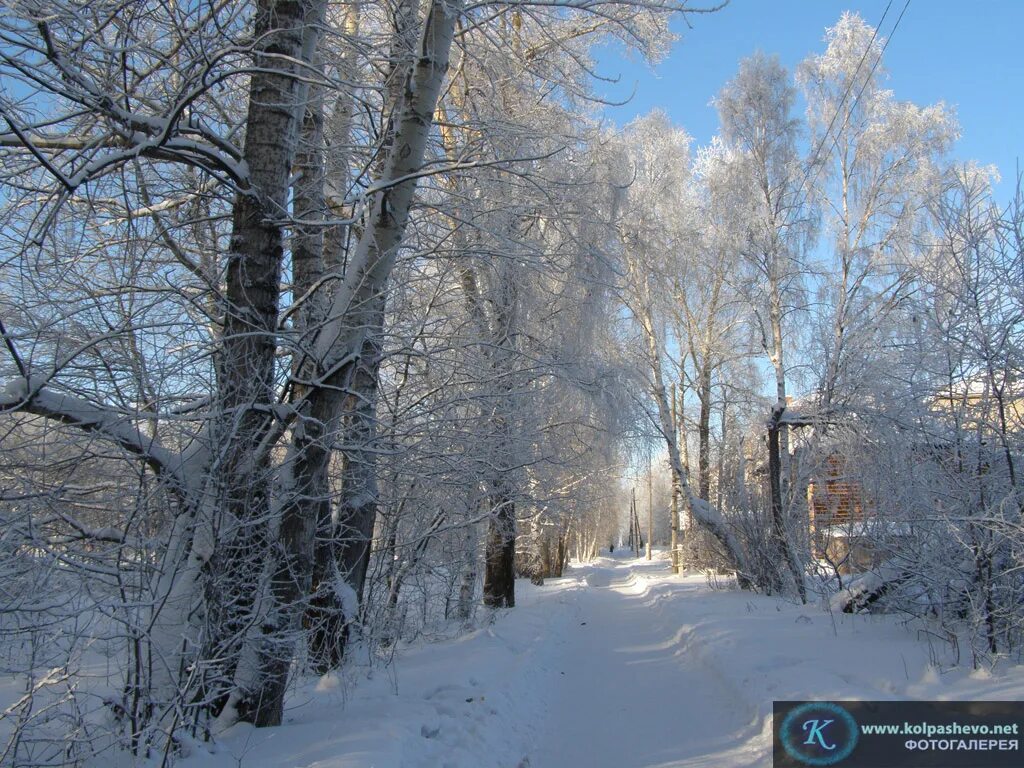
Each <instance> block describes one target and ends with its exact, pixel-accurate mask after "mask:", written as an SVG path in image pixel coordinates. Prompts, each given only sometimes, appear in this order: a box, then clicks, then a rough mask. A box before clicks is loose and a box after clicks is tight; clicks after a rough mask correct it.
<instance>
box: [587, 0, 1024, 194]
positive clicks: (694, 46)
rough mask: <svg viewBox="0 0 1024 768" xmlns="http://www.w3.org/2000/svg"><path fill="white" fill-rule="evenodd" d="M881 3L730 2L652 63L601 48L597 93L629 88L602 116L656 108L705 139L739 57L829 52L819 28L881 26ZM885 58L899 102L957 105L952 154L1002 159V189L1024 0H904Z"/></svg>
mask: <svg viewBox="0 0 1024 768" xmlns="http://www.w3.org/2000/svg"><path fill="white" fill-rule="evenodd" d="M696 2H697V3H699V2H700V0H696ZM904 2H905V0H893V2H892V6H891V7H890V8H889V12H888V15H887V16H886V17H885V22H884V23H883V24H882V26H881V28H882V33H883V34H885V35H886V36H888V33H889V31H890V30H891V29H892V26H893V24H894V23H895V22H896V19H897V17H898V16H899V14H900V11H901V10H902V9H903V5H904ZM704 4H705V5H712V4H713V0H707V2H705V3H704ZM886 5H888V0H862V1H855V0H846V1H845V2H843V1H842V0H732V2H731V3H730V4H729V5H728V6H727V7H726V8H724V9H723V10H721V11H719V12H717V13H714V14H709V15H694V16H691V17H690V22H691V24H692V29H687V28H686V25H685V23H683V22H682V21H679V20H677V21H676V22H674V23H673V29H675V30H676V31H677V32H679V33H681V34H682V35H683V39H681V40H680V41H678V42H677V43H676V44H675V45H674V46H673V48H672V51H671V53H670V54H669V55H668V56H667V58H665V59H664V60H663V61H662V62H661V63H660V64H658V65H656V66H655V67H654V68H651V67H650V66H649V65H647V64H646V63H642V62H638V61H636V60H635V59H633V60H631V59H630V58H628V57H624V56H623V55H622V52H621V49H616V48H613V47H605V48H602V49H600V50H598V51H597V52H596V53H597V56H598V62H599V67H598V71H599V72H600V73H601V74H602V75H605V76H610V77H620V78H621V79H620V82H619V83H618V84H614V85H607V86H604V87H603V88H602V89H599V90H601V91H602V92H603V94H604V95H605V96H607V97H609V98H611V99H614V100H623V99H626V98H628V96H629V95H630V93H632V92H633V91H634V89H635V95H634V97H633V98H632V100H631V101H630V102H629V103H628V104H626V105H624V106H620V107H606V108H605V114H606V115H607V116H608V118H609V119H611V120H613V121H614V122H615V123H618V124H624V123H626V122H628V121H629V120H631V119H632V118H633V117H635V116H636V115H639V114H643V113H646V112H648V111H650V110H651V109H654V108H661V109H663V110H665V111H666V112H667V113H668V114H669V116H670V117H671V118H672V119H673V120H674V121H675V122H676V123H678V124H679V125H682V126H683V127H684V128H686V130H687V131H688V132H689V133H690V134H691V135H693V136H694V138H695V139H696V140H697V142H698V143H701V144H703V143H706V142H707V141H708V140H709V139H710V138H711V137H712V136H713V135H714V134H715V132H716V130H717V116H716V115H715V111H714V109H713V108H712V107H711V106H709V104H708V102H709V101H710V100H711V98H712V97H713V96H714V95H715V94H716V93H717V92H718V90H719V89H720V88H721V87H722V85H724V84H725V82H726V81H728V80H729V79H730V78H731V77H732V76H733V75H734V74H735V72H736V69H737V65H738V63H739V61H740V59H742V58H743V57H744V56H747V55H749V54H751V53H753V52H754V51H755V50H758V49H760V50H762V51H765V52H766V53H776V54H778V55H779V58H780V60H781V61H782V63H783V64H784V65H785V66H786V67H787V68H789V69H790V70H791V71H792V70H793V68H795V66H796V65H797V64H798V63H799V62H800V61H801V60H802V59H804V58H805V57H806V56H807V55H808V54H811V53H820V52H822V51H823V50H824V43H823V36H824V32H825V28H826V27H828V26H831V25H832V24H834V23H835V22H836V20H837V19H838V18H839V16H840V14H841V13H842V12H843V11H844V10H850V11H856V12H858V13H859V14H860V15H861V16H862V17H863V18H864V19H865V20H866V21H867V22H868V23H869V24H871V25H872V26H878V22H879V20H880V19H881V18H882V14H883V13H884V12H885V9H886ZM883 64H884V65H885V67H886V68H887V69H888V71H889V80H888V82H887V86H888V87H889V88H891V89H892V90H893V91H894V92H895V94H896V97H897V98H898V99H902V100H909V101H913V102H915V103H918V104H932V103H935V102H937V101H944V102H946V104H949V105H951V106H954V107H955V108H956V113H957V116H958V118H959V120H960V124H961V128H962V138H961V139H960V141H959V142H958V143H957V145H956V147H955V149H954V155H955V157H957V158H958V159H961V160H968V159H975V160H978V161H980V162H982V163H985V164H994V165H996V166H998V167H999V169H1000V173H1001V174H1002V176H1003V181H1002V183H1001V184H1000V185H999V187H998V188H997V195H998V196H999V197H1005V196H1006V195H1008V194H1009V193H1010V190H1011V186H1012V180H1013V176H1014V173H1015V171H1014V168H1015V164H1016V162H1017V159H1018V158H1020V160H1021V166H1022V169H1024V0H959V1H956V0H911V2H910V5H909V7H908V8H907V11H906V13H905V14H904V16H903V19H902V21H900V24H899V27H898V29H897V30H896V32H895V34H894V35H893V36H892V42H891V43H890V44H889V47H888V49H887V50H886V54H885V59H884V61H883ZM799 108H800V110H801V111H802V109H803V106H802V105H800V107H799Z"/></svg>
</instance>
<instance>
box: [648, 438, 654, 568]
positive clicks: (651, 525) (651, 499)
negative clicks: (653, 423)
mask: <svg viewBox="0 0 1024 768" xmlns="http://www.w3.org/2000/svg"><path fill="white" fill-rule="evenodd" d="M652 541H654V478H653V473H652V472H651V446H650V444H648V446H647V559H648V560H650V559H651V542H652Z"/></svg>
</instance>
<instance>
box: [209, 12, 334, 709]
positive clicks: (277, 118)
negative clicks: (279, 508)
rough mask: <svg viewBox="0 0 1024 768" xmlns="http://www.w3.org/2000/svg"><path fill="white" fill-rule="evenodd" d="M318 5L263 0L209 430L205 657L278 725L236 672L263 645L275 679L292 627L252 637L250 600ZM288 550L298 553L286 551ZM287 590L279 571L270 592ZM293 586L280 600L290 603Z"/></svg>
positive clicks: (261, 563)
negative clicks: (213, 550)
mask: <svg viewBox="0 0 1024 768" xmlns="http://www.w3.org/2000/svg"><path fill="white" fill-rule="evenodd" d="M322 12H323V4H322V2H319V1H318V0H304V1H293V2H275V0H260V1H259V2H258V4H257V7H256V15H255V20H254V33H255V34H254V38H255V39H256V40H257V41H258V43H257V48H256V53H255V57H254V58H255V64H256V69H255V70H254V73H253V76H252V79H251V82H250V91H249V107H248V115H247V117H246V137H245V147H244V151H243V157H244V159H245V161H246V163H247V165H248V167H249V170H250V187H249V188H248V189H244V190H240V191H239V192H238V194H237V196H236V198H235V203H234V207H233V213H232V236H231V244H230V250H229V252H228V258H227V273H226V287H225V297H226V307H225V316H224V343H223V347H222V356H221V359H220V361H219V369H220V372H221V379H220V381H221V391H220V392H219V402H218V405H219V408H220V412H221V414H222V418H221V420H220V423H219V424H218V425H217V428H216V429H215V434H214V436H213V437H214V439H215V440H216V441H217V442H218V443H219V444H221V445H223V446H224V448H223V460H222V462H221V464H220V467H219V472H218V475H217V478H216V480H217V490H218V502H219V503H218V507H219V510H220V513H221V514H220V528H221V531H222V532H227V538H226V540H225V541H224V545H223V546H222V547H220V549H219V551H218V552H217V554H216V557H215V560H214V562H213V576H214V578H213V580H212V581H211V584H210V590H209V592H208V594H209V595H210V597H211V598H212V600H213V606H214V610H213V611H212V612H211V619H212V620H213V622H212V624H213V626H212V629H213V637H212V638H211V645H210V647H209V649H208V654H209V655H208V658H210V659H211V661H213V665H214V666H215V667H220V669H221V672H220V681H219V682H220V685H222V686H225V687H224V688H223V689H222V690H223V693H222V695H221V696H220V697H219V699H218V700H219V702H220V704H221V705H223V704H225V703H227V702H228V701H229V700H232V704H233V706H234V708H235V711H236V712H237V717H238V718H239V719H242V720H247V721H251V722H253V723H255V724H256V725H273V724H276V723H279V722H280V713H281V706H282V701H279V700H278V698H279V697H277V696H276V695H274V694H272V693H271V694H270V695H266V693H267V692H265V691H262V690H257V688H259V684H258V683H257V682H256V681H254V680H239V679H238V678H237V677H236V670H237V668H238V662H239V656H240V654H241V653H242V652H243V646H244V645H245V644H246V643H249V642H257V644H258V645H259V646H260V650H259V651H258V655H259V656H260V657H261V664H260V670H259V672H257V675H256V677H257V678H259V677H260V675H261V673H263V672H265V671H266V672H269V673H270V674H271V675H272V676H273V674H274V672H273V670H272V669H271V667H274V666H275V663H274V662H273V661H270V660H269V657H271V656H275V655H276V654H278V653H279V652H280V651H281V648H279V647H278V644H279V643H280V642H282V636H281V635H282V632H284V634H287V628H286V627H284V626H281V625H279V624H273V625H267V626H265V627H264V636H263V637H262V638H260V639H255V640H254V639H253V638H251V637H247V632H248V627H249V625H250V624H251V620H252V610H253V608H254V605H255V603H254V598H255V597H256V595H257V594H258V591H259V588H260V587H259V585H260V583H261V581H262V573H263V571H264V567H265V563H266V562H267V560H268V558H269V557H270V553H271V542H270V528H269V522H270V519H271V509H270V486H271V480H270V471H269V460H268V459H269V451H268V450H266V449H265V448H264V447H263V446H262V442H263V438H264V437H265V435H266V433H267V431H268V428H269V422H268V420H267V418H266V415H265V411H266V409H267V408H268V407H270V406H271V405H273V403H274V375H275V367H274V363H275V353H276V349H277V341H278V340H277V326H278V302H279V299H280V284H281V268H282V261H283V252H284V249H283V226H284V221H285V219H286V216H287V205H288V188H289V180H290V176H291V171H292V163H293V160H294V154H295V146H296V139H297V133H298V125H299V120H300V117H301V114H302V112H301V109H302V107H301V103H302V101H303V99H304V97H305V89H304V88H303V87H302V86H301V84H300V82H299V80H298V79H297V78H296V76H295V75H296V71H297V65H296V63H295V62H299V61H307V62H308V61H310V60H311V57H312V54H313V52H314V50H315V48H316V36H317V30H319V26H320V25H319V24H318V23H317V19H319V18H320V17H321V16H322ZM282 533H283V535H284V536H285V537H286V539H287V540H286V542H285V544H286V546H292V545H295V544H297V541H296V540H293V537H292V535H291V533H289V532H282ZM296 535H297V536H301V534H298V533H297V534H296ZM299 548H300V549H301V545H299ZM292 554H295V551H294V550H293V551H290V552H289V553H288V555H286V559H287V558H288V557H290V556H291V555H292ZM301 559H302V558H301V555H299V561H301ZM297 567H301V563H299V564H298V565H297ZM279 586H280V583H279V582H278V581H277V580H276V579H275V582H274V585H273V588H274V589H275V590H276V588H277V587H279ZM287 592H288V590H285V593H282V594H280V595H277V594H275V595H274V597H275V598H280V599H284V600H286V601H287V600H288V594H286V593H287ZM282 621H286V619H284V618H282ZM289 660H290V655H289ZM263 662H266V663H263ZM272 687H273V686H272ZM282 690H283V689H282Z"/></svg>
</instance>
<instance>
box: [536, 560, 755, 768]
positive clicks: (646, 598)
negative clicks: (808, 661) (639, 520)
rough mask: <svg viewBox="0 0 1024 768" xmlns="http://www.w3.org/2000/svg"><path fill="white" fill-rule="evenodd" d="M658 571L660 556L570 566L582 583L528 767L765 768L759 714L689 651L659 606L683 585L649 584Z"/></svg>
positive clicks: (672, 618) (675, 622)
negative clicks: (557, 682)
mask: <svg viewBox="0 0 1024 768" xmlns="http://www.w3.org/2000/svg"><path fill="white" fill-rule="evenodd" d="M664 571H665V563H664V562H663V561H662V562H658V561H655V562H653V563H651V564H648V563H645V562H642V561H641V562H637V561H619V562H616V561H613V560H607V559H606V560H603V561H600V564H598V565H594V566H587V567H584V568H580V569H578V570H577V571H575V572H574V576H581V577H582V581H583V582H584V583H585V584H586V588H584V589H581V590H579V591H577V592H575V593H574V594H573V600H572V605H573V607H574V609H575V612H576V618H577V621H575V622H574V623H573V625H572V626H571V627H570V628H569V629H568V631H567V633H566V636H565V637H563V638H562V639H561V640H562V643H563V645H564V647H563V651H564V655H563V657H562V663H563V664H564V666H565V669H564V672H565V675H564V677H563V684H562V685H561V686H559V687H558V688H557V689H556V690H555V692H554V696H553V697H552V700H551V702H550V707H549V711H548V724H547V728H546V729H545V731H544V732H543V733H542V734H539V736H540V738H539V740H538V745H537V748H536V750H535V752H534V753H533V754H532V755H531V761H530V766H531V768H566V766H590V767H591V768H601V767H602V766H607V768H633V767H634V766H635V767H636V768H640V767H641V766H643V767H644V768H647V767H651V768H653V767H654V766H659V767H661V766H709V767H710V766H715V767H716V768H732V767H733V766H735V767H736V768H739V766H746V765H750V766H755V765H758V766H759V765H764V759H765V757H766V756H765V753H764V747H765V744H764V741H763V739H761V725H760V723H759V722H757V712H756V711H752V710H751V708H750V706H749V705H748V704H747V702H745V701H744V700H743V699H742V698H740V697H738V696H737V695H736V693H735V692H734V691H733V690H732V689H731V687H730V686H729V685H728V682H727V681H726V680H724V679H722V678H721V677H720V676H717V675H716V674H715V672H714V670H713V668H711V667H709V666H708V665H706V664H704V663H702V661H701V658H700V656H699V655H697V654H691V653H687V635H686V634H685V632H684V629H683V628H682V627H681V626H680V623H679V616H678V614H677V613H675V612H674V611H664V610H660V608H661V607H662V606H663V605H665V601H669V602H671V603H675V602H676V600H678V599H679V598H682V599H685V598H684V597H683V596H682V595H680V594H679V593H680V592H683V591H687V586H686V585H684V584H675V585H671V586H670V585H665V587H668V588H667V589H665V588H662V589H659V590H658V591H656V592H655V591H652V590H651V589H650V587H649V582H648V581H647V579H645V578H644V577H645V576H646V575H648V574H649V575H650V576H651V577H653V578H655V579H657V578H659V577H662V578H663V577H664ZM690 590H692V587H691V588H690Z"/></svg>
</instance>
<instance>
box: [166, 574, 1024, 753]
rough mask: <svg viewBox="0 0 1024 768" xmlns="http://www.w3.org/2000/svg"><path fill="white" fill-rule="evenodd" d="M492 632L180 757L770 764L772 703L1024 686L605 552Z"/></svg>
mask: <svg viewBox="0 0 1024 768" xmlns="http://www.w3.org/2000/svg"><path fill="white" fill-rule="evenodd" d="M517 589H518V596H517V600H518V602H519V605H518V607H517V608H516V609H515V610H513V611H508V612H504V613H503V614H502V615H500V616H498V617H497V619H496V621H495V622H494V623H493V624H492V625H491V626H489V627H487V628H485V629H481V630H478V631H476V632H474V633H472V634H470V635H468V636H465V637H462V638H460V639H458V640H454V641H446V642H441V643H435V644H430V645H423V646H420V647H417V648H413V649H406V650H404V651H403V652H402V653H401V654H400V655H399V657H398V660H397V663H396V664H395V665H394V666H393V667H392V668H390V669H388V670H378V671H377V672H376V673H375V674H374V675H373V676H372V677H369V678H367V677H366V672H365V670H364V671H362V672H359V673H358V678H359V679H356V680H354V681H352V680H350V681H346V682H344V683H342V682H340V681H338V680H337V679H335V678H324V679H322V680H320V681H319V682H318V683H315V684H314V683H311V684H310V685H308V686H306V687H304V688H301V689H300V690H299V691H298V692H296V694H295V695H293V696H292V698H291V701H290V710H289V712H288V713H287V715H286V720H287V722H286V724H285V725H284V726H282V727H280V728H275V729H266V730H260V731H257V730H254V729H251V728H248V727H236V728H235V729H233V730H232V731H231V732H229V733H228V734H226V735H225V736H223V737H222V738H221V739H220V740H219V743H218V744H217V745H216V747H215V751H214V752H212V753H211V752H209V751H207V748H206V747H201V748H199V749H197V751H196V753H195V754H193V755H192V756H191V757H190V758H188V759H187V760H185V761H184V766H185V767H186V768H214V767H215V766H216V767H217V768H220V767H221V766H234V765H241V766H247V767H252V768H255V767H257V766H266V767H267V768H271V767H273V768H299V767H302V768H357V767H358V768H398V767H399V766H401V767H402V768H446V767H450V768H486V767H488V766H493V767H494V768H575V767H576V766H587V768H634V767H635V768H639V767H640V766H644V767H647V768H655V767H657V768H666V767H667V766H689V767H693V768H697V767H699V766H707V767H708V768H711V767H712V766H713V767H714V768H740V767H741V766H744V767H745V766H751V767H754V766H758V767H760V766H769V765H770V764H771V757H770V743H771V702H772V700H773V699H804V698H833V699H840V698H845V699H856V698H861V699H1011V700H1015V699H1016V700H1019V699H1022V698H1024V667H1015V668H1011V669H1009V670H1006V671H1004V672H1001V673H999V674H997V675H992V674H990V673H981V672H974V673H972V672H971V671H970V668H969V666H966V667H965V666H959V667H952V666H950V665H951V663H952V661H953V659H954V654H953V651H952V649H951V648H950V646H949V645H948V644H947V643H940V642H936V641H935V640H934V638H933V639H932V641H931V642H929V639H928V635H927V634H923V633H921V632H919V631H917V630H914V629H913V628H909V627H905V626H903V625H902V624H901V622H899V621H898V620H896V619H894V618H892V617H864V616H844V615H835V616H830V615H829V614H827V613H824V612H823V611H822V610H821V609H819V608H816V607H813V606H806V607H804V606H798V605H792V604H789V603H787V602H784V601H780V600H777V599H773V598H766V597H760V596H754V595H750V594H745V593H740V592H735V591H724V590H711V589H710V588H709V587H708V586H707V585H706V582H705V580H704V578H703V577H700V576H688V577H672V576H671V575H669V574H668V573H667V567H666V563H665V561H664V560H655V561H654V562H653V563H647V562H646V561H643V560H632V559H619V558H614V559H613V558H601V559H599V560H597V561H596V562H594V563H592V564H589V565H585V566H584V565H579V566H575V567H574V568H572V569H571V571H569V572H568V575H567V577H566V578H563V579H558V580H550V581H548V583H547V584H545V585H544V586H543V587H531V586H530V585H529V584H526V583H525V582H520V583H519V584H517Z"/></svg>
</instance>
